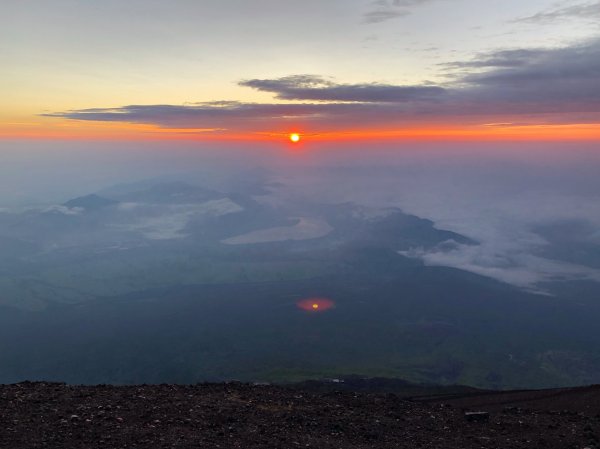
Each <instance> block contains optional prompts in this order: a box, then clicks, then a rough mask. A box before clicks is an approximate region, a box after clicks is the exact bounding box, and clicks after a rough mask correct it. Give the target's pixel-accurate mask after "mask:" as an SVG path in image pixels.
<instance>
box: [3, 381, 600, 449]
mask: <svg viewBox="0 0 600 449" xmlns="http://www.w3.org/2000/svg"><path fill="white" fill-rule="evenodd" d="M463 409H470V410H475V411H489V412H490V417H489V421H487V422H468V421H467V420H466V419H465V416H464V410H463ZM599 439H600V387H589V388H580V389H563V390H552V391H543V392H512V393H501V394H499V393H483V394H479V393H477V394H475V395H471V396H463V397H460V398H456V397H437V398H419V399H415V400H412V401H409V400H404V399H401V398H399V397H397V396H395V395H391V394H387V395H378V394H354V393H351V392H340V393H315V392H308V391H300V390H296V389H288V388H283V387H276V386H249V385H242V384H235V383H234V384H216V385H196V386H177V385H160V386H137V387H111V386H98V387H71V386H66V385H62V384H49V383H22V384H17V385H8V386H0V447H1V448H7V449H8V448H10V449H18V448H28V449H33V448H67V449H71V448H73V449H75V448H87V449H92V448H139V449H146V448H283V449H287V448H296V447H298V448H307V447H312V448H324V449H325V448H343V449H350V448H411V449H412V448H444V449H448V448H478V449H480V448H574V449H575V448H578V449H582V448H585V447H589V448H600V440H599Z"/></svg>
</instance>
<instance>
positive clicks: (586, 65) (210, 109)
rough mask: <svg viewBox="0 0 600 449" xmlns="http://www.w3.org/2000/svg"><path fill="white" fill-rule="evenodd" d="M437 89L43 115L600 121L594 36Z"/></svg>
mask: <svg viewBox="0 0 600 449" xmlns="http://www.w3.org/2000/svg"><path fill="white" fill-rule="evenodd" d="M440 70H443V71H444V72H445V75H446V82H444V83H438V84H435V83H423V84H420V85H392V84H385V83H362V84H344V83H340V82H337V81H335V80H333V79H329V78H325V77H323V76H320V75H292V76H286V77H281V78H274V79H247V80H242V81H240V82H239V85H240V86H243V87H248V88H251V89H255V90H257V91H260V92H266V93H269V94H272V96H273V98H274V100H275V101H273V102H270V103H248V102H240V101H212V102H200V103H192V104H185V105H169V104H160V105H158V104H156V105H127V106H123V107H117V108H101V107H100V108H89V109H78V110H72V111H65V112H55V113H48V114H43V115H45V116H50V117H61V118H67V119H71V120H87V121H102V122H126V123H137V124H149V125H156V126H159V127H164V128H188V129H209V130H210V129H212V130H220V131H223V130H227V131H231V130H233V131H258V132H268V131H270V130H276V129H280V128H282V127H286V126H288V125H292V126H293V125H294V123H297V122H300V123H302V124H303V125H304V126H305V127H306V128H310V129H312V130H315V131H327V130H344V129H349V128H356V127H373V126H378V127H380V128H389V127H400V128H402V127H404V126H414V125H415V124H418V125H419V126H428V125H432V126H435V125H438V126H439V125H440V124H448V123H450V124H463V125H465V124H467V125H489V124H501V125H502V126H515V125H517V126H518V125H547V124H595V123H599V122H600V89H599V88H598V86H600V39H591V40H588V41H586V42H582V43H578V44H574V45H570V46H564V47H559V48H524V49H510V50H499V51H493V52H488V53H482V54H480V55H478V56H477V57H476V58H473V59H471V60H467V61H457V62H454V63H449V64H444V65H443V66H442V67H440Z"/></svg>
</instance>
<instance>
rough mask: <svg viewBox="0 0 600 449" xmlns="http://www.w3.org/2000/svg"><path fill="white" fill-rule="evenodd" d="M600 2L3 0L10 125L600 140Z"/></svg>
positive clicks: (0, 122)
mask: <svg viewBox="0 0 600 449" xmlns="http://www.w3.org/2000/svg"><path fill="white" fill-rule="evenodd" d="M599 23H600V2H598V1H587V2H582V1H579V0H576V1H554V0H526V1H523V0H379V1H372V0H327V1H324V0H304V1H291V0H252V1H249V0H202V1H196V0H193V1H192V0H171V1H158V0H132V1H126V2H125V1H122V0H103V1H83V0H53V1H46V0H25V1H24V0H3V1H2V2H1V4H0V58H1V60H2V70H0V98H1V99H2V100H1V101H0V137H1V138H4V139H15V138H17V139H20V138H35V139H42V140H43V139H56V138H67V139H73V138H74V139H92V140H94V139H127V140H138V139H139V140H147V139H191V140H195V139H236V140H239V139H241V140H246V139H248V140H260V139H280V138H285V137H286V136H287V135H288V134H289V133H291V132H298V133H300V134H302V135H303V141H310V140H329V141H331V140H333V141H336V140H344V139H360V138H365V139H406V138H417V139H425V140H428V139H431V140H437V139H448V138H456V139H497V138H508V139H528V140H531V139H533V140H548V139H549V140H562V139H583V140H598V139H600V29H599Z"/></svg>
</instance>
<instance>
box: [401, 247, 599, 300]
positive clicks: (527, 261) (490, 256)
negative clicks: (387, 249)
mask: <svg viewBox="0 0 600 449" xmlns="http://www.w3.org/2000/svg"><path fill="white" fill-rule="evenodd" d="M448 247H450V248H448ZM399 254H402V255H403V256H406V257H410V258H413V259H419V260H421V261H423V263H425V265H429V266H444V267H453V268H458V269H460V270H464V271H470V272H472V273H476V274H480V275H482V276H487V277H490V278H492V279H497V280H499V281H501V282H506V283H507V284H512V285H515V286H517V287H522V288H526V289H528V290H531V291H535V292H537V293H545V292H544V291H543V290H540V289H539V287H538V285H539V284H542V283H545V282H553V281H580V280H589V281H596V282H600V270H598V269H595V268H590V267H586V266H583V265H578V264H573V263H568V262H563V261H557V260H552V259H547V258H543V257H538V256H536V255H534V254H528V253H526V252H525V251H523V250H521V251H515V252H513V253H506V252H503V248H500V249H499V248H497V247H496V246H495V245H494V242H484V243H483V244H481V245H462V244H457V243H454V244H452V245H448V244H446V245H444V247H441V248H438V249H433V250H431V251H426V250H424V249H422V248H413V249H411V250H409V251H401V252H399Z"/></svg>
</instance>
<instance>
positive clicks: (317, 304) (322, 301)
mask: <svg viewBox="0 0 600 449" xmlns="http://www.w3.org/2000/svg"><path fill="white" fill-rule="evenodd" d="M296 306H298V308H299V309H302V310H305V311H307V312H311V313H316V312H325V311H326V310H330V309H333V308H334V307H335V303H334V302H333V301H332V300H331V299H328V298H307V299H303V300H301V301H298V302H297V303H296Z"/></svg>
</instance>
